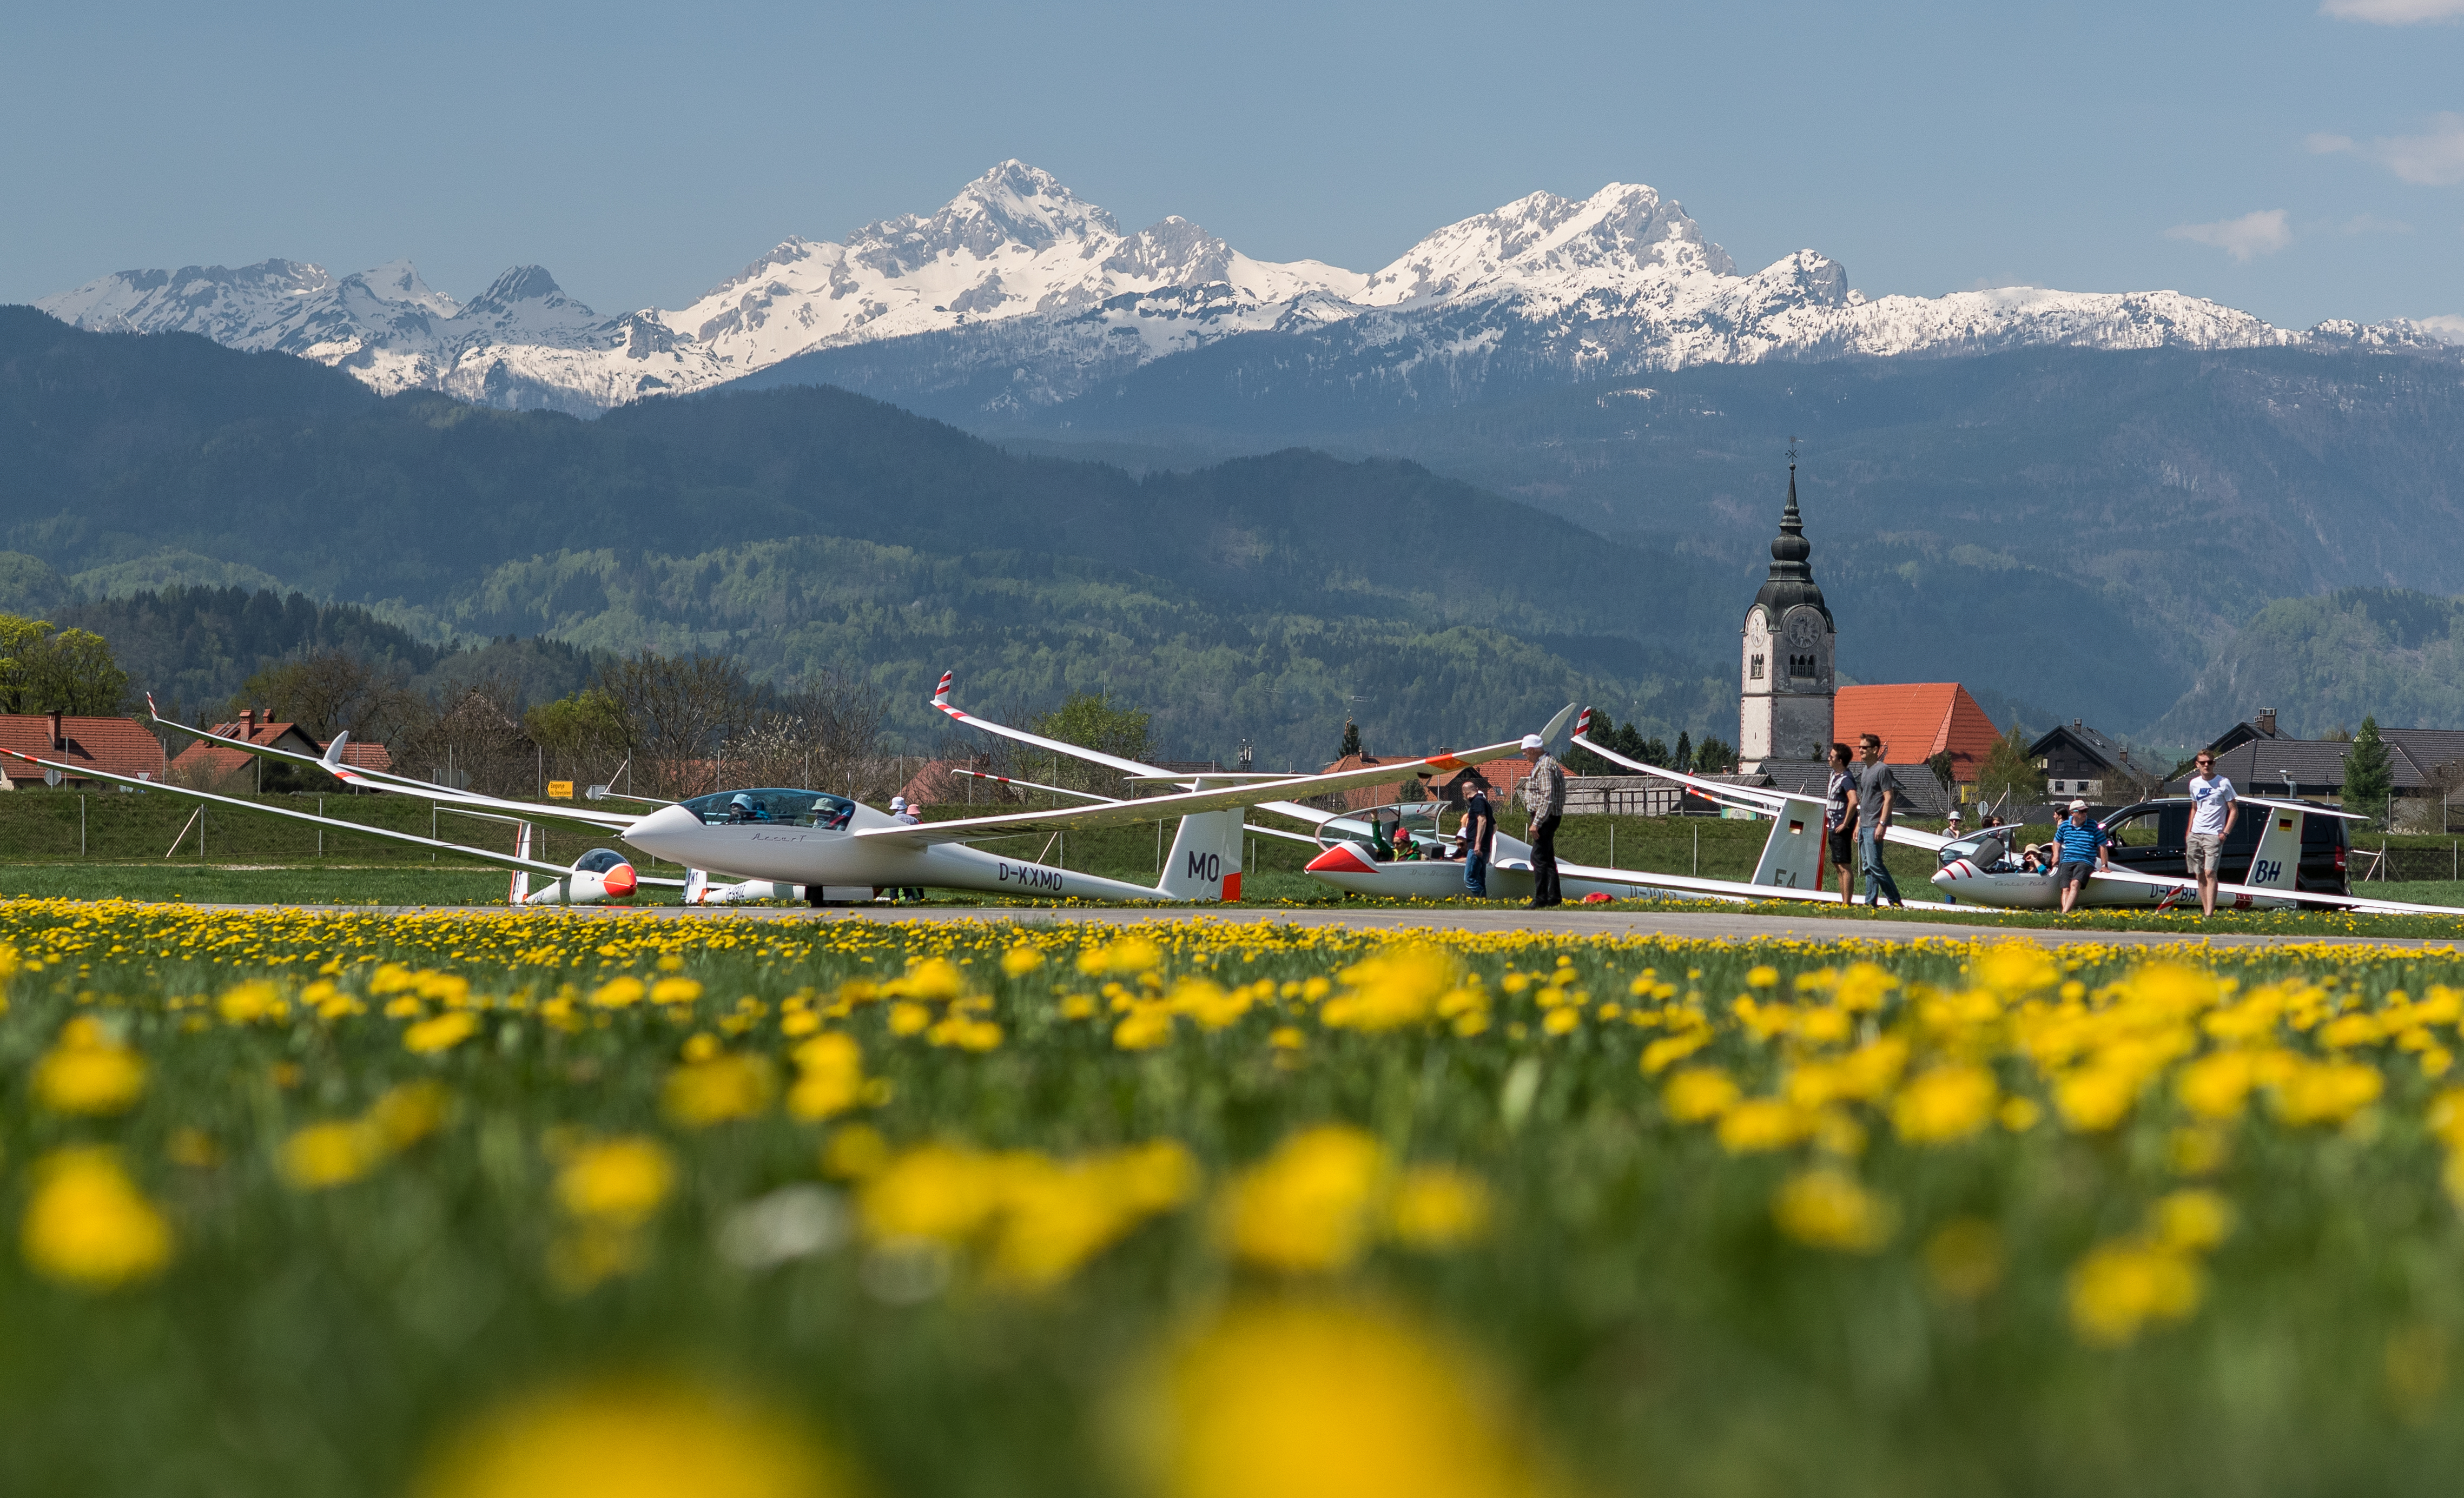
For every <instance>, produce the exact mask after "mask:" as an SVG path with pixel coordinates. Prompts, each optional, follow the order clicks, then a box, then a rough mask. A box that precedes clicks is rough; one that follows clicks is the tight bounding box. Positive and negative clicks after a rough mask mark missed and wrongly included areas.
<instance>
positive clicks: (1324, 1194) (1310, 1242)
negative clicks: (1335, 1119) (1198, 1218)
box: [1223, 1124, 1386, 1272]
mask: <svg viewBox="0 0 2464 1498" xmlns="http://www.w3.org/2000/svg"><path fill="white" fill-rule="evenodd" d="M1385 1174H1386V1151H1385V1148H1384V1146H1382V1145H1380V1144H1379V1143H1378V1142H1377V1140H1375V1139H1374V1138H1372V1137H1371V1136H1369V1135H1368V1134H1366V1133H1363V1132H1362V1131H1361V1130H1358V1129H1354V1128H1350V1127H1346V1126H1343V1125H1339V1124H1330V1125H1326V1126H1323V1127H1320V1128H1314V1129H1309V1130H1307V1131H1305V1132H1303V1133H1300V1134H1296V1135H1294V1136H1292V1137H1291V1138H1290V1139H1288V1140H1285V1141H1284V1142H1283V1144H1282V1145H1280V1146H1279V1147H1278V1148H1277V1149H1276V1150H1275V1152H1274V1153H1273V1154H1272V1155H1269V1156H1268V1157H1267V1158H1266V1159H1265V1160H1264V1161H1260V1162H1259V1163H1258V1164H1256V1165H1253V1166H1251V1167H1250V1168H1249V1169H1248V1170H1246V1171H1244V1172H1243V1174H1242V1175H1241V1176H1240V1178H1239V1179H1238V1180H1236V1181H1234V1182H1233V1183H1232V1184H1231V1185H1230V1187H1229V1188H1228V1189H1227V1190H1226V1192H1225V1196H1224V1202H1223V1224H1224V1232H1225V1236H1226V1237H1227V1238H1228V1240H1229V1241H1230V1243H1231V1247H1232V1249H1233V1252H1235V1253H1236V1254H1238V1255H1239V1256H1240V1257H1242V1258H1243V1259H1246V1260H1248V1261H1249V1262H1250V1263H1253V1264H1258V1265H1263V1266H1265V1268H1268V1269H1275V1270H1287V1271H1293V1272H1306V1271H1309V1270H1339V1269H1342V1268H1344V1267H1346V1266H1348V1265H1350V1264H1351V1263H1352V1262H1353V1260H1354V1259H1357V1258H1358V1257H1359V1256H1360V1254H1361V1252H1362V1250H1363V1249H1365V1248H1367V1246H1368V1237H1369V1228H1370V1226H1371V1224H1370V1218H1369V1213H1370V1207H1371V1205H1372V1204H1373V1202H1374V1200H1375V1196H1376V1194H1377V1192H1378V1190H1379V1188H1380V1186H1381V1185H1382V1184H1383V1183H1384V1178H1385Z"/></svg>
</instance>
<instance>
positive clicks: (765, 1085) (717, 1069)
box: [659, 1054, 778, 1129]
mask: <svg viewBox="0 0 2464 1498" xmlns="http://www.w3.org/2000/svg"><path fill="white" fill-rule="evenodd" d="M777 1092H778V1084H777V1080H776V1078H775V1077H774V1075H772V1073H771V1069H770V1061H769V1058H768V1057H766V1056H757V1055H724V1054H722V1055H715V1056H713V1057H711V1058H710V1059H709V1060H706V1061H693V1062H688V1063H686V1064H685V1065H683V1066H680V1067H677V1068H676V1069H675V1070H674V1071H672V1072H670V1073H669V1074H668V1079H667V1083H666V1085H665V1086H664V1087H663V1088H662V1089H661V1090H660V1095H659V1101H660V1105H661V1107H662V1108H663V1109H664V1110H665V1112H666V1113H667V1116H668V1117H669V1118H671V1119H673V1120H674V1121H675V1122H677V1123H680V1124H683V1125H684V1126H685V1127H686V1128H689V1129H706V1128H709V1127H710V1126H711V1125H713V1124H717V1123H725V1122H728V1121H729V1120H731V1119H735V1118H759V1117H760V1116H761V1115H762V1114H764V1113H767V1112H768V1111H769V1109H770V1099H771V1098H772V1097H773V1096H777Z"/></svg>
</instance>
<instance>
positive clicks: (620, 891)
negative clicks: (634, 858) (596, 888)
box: [600, 863, 639, 900]
mask: <svg viewBox="0 0 2464 1498" xmlns="http://www.w3.org/2000/svg"><path fill="white" fill-rule="evenodd" d="M600 882H601V883H603V884H605V885H606V886H607V893H608V895H609V896H610V897H612V898H614V899H617V900H623V899H625V898H626V897H627V896H628V895H630V894H632V893H633V886H634V885H635V884H636V883H637V882H639V876H637V875H636V874H634V872H633V865H631V864H629V863H620V864H618V865H616V866H615V867H614V868H612V869H609V870H608V871H607V872H606V873H605V874H603V875H601V876H600Z"/></svg>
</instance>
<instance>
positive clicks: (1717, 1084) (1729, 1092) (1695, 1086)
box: [1660, 1066, 1741, 1123]
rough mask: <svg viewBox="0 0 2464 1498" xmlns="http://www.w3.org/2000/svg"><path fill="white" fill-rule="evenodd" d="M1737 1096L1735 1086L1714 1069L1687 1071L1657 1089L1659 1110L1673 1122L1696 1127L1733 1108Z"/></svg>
mask: <svg viewBox="0 0 2464 1498" xmlns="http://www.w3.org/2000/svg"><path fill="white" fill-rule="evenodd" d="M1739 1096H1741V1094H1740V1092H1739V1090H1738V1087H1737V1084H1736V1083H1735V1082H1734V1081H1733V1080H1731V1079H1730V1078H1729V1076H1728V1074H1727V1073H1726V1072H1723V1071H1721V1070H1720V1069H1719V1068H1718V1067H1706V1066H1698V1067H1688V1068H1687V1069H1686V1070H1684V1071H1683V1072H1679V1073H1677V1074H1676V1075H1673V1076H1671V1077H1669V1079H1668V1082H1667V1084H1666V1085H1665V1086H1663V1087H1662V1088H1661V1090H1660V1106H1661V1111H1663V1112H1665V1113H1666V1114H1667V1115H1668V1117H1669V1118H1670V1119H1671V1121H1673V1122H1677V1123H1700V1122H1702V1121H1703V1120H1704V1119H1705V1118H1718V1117H1719V1116H1720V1115H1722V1114H1724V1113H1726V1112H1727V1111H1728V1110H1729V1109H1730V1108H1733V1107H1735V1106H1736V1104H1737V1099H1738V1097H1739Z"/></svg>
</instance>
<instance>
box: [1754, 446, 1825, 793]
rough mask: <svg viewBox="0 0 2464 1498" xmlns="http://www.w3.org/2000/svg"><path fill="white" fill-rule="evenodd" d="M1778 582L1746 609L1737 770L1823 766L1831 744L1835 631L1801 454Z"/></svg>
mask: <svg viewBox="0 0 2464 1498" xmlns="http://www.w3.org/2000/svg"><path fill="white" fill-rule="evenodd" d="M1813 554H1814V547H1813V546H1812V545H1811V544H1810V543H1809V542H1808V541H1807V540H1806V539H1805V522H1804V520H1803V519H1802V517H1800V516H1799V515H1798V514H1797V512H1796V454H1795V452H1794V451H1793V450H1792V451H1791V452H1790V453H1789V465H1788V508H1787V509H1786V510H1781V511H1780V517H1779V534H1778V535H1776V536H1774V537H1773V538H1772V539H1771V575H1770V576H1769V577H1768V578H1766V579H1764V582H1763V586H1762V591H1761V592H1759V593H1757V594H1755V595H1754V601H1753V604H1752V606H1751V607H1749V608H1748V609H1747V610H1746V627H1745V650H1744V662H1743V666H1744V672H1743V676H1742V678H1741V680H1740V685H1741V687H1742V691H1741V693H1740V697H1739V704H1738V709H1737V768H1738V769H1739V770H1740V771H1745V772H1747V773H1749V774H1750V773H1752V772H1753V771H1755V770H1757V769H1759V768H1760V767H1761V764H1762V762H1763V761H1764V760H1767V759H1770V760H1806V759H1820V758H1821V757H1822V754H1823V751H1824V750H1825V749H1828V748H1829V747H1830V745H1831V706H1832V699H1833V698H1834V697H1835V696H1836V695H1837V691H1838V688H1837V686H1836V685H1835V684H1834V683H1833V678H1832V652H1833V648H1834V646H1835V643H1836V634H1837V632H1836V630H1835V629H1834V627H1833V624H1832V620H1831V609H1830V607H1829V605H1827V604H1825V603H1824V602H1823V601H1822V590H1821V589H1820V588H1818V587H1816V586H1815V582H1814V568H1813V567H1812V566H1811V565H1810V564H1809V563H1808V562H1807V561H1806V558H1807V557H1809V556H1811V555H1813Z"/></svg>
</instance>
